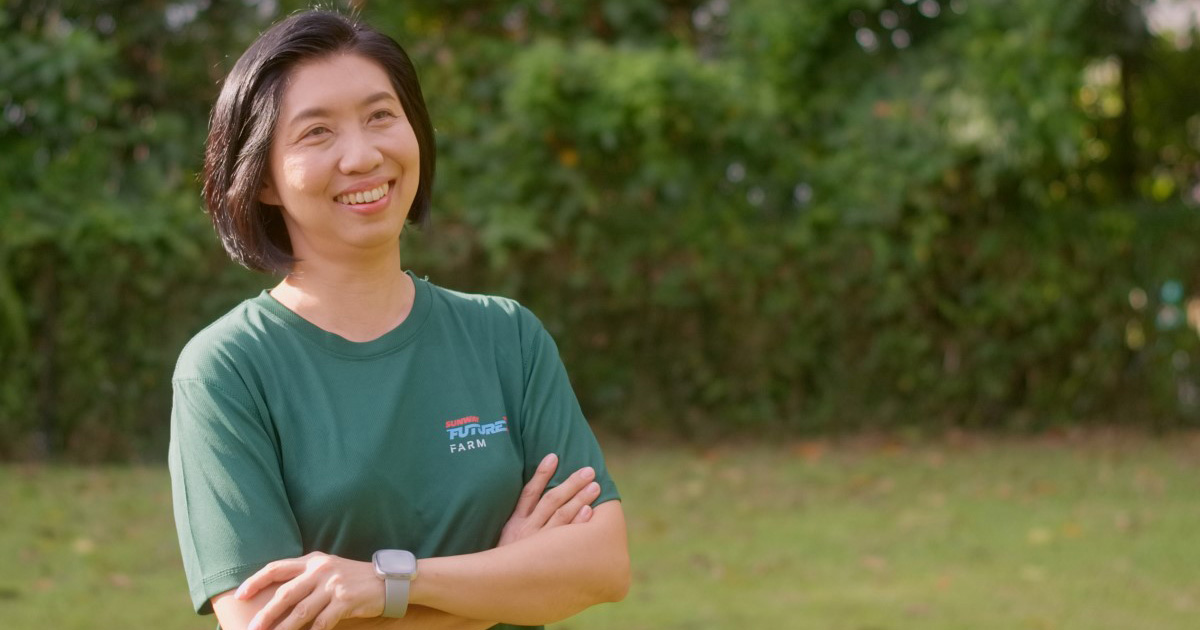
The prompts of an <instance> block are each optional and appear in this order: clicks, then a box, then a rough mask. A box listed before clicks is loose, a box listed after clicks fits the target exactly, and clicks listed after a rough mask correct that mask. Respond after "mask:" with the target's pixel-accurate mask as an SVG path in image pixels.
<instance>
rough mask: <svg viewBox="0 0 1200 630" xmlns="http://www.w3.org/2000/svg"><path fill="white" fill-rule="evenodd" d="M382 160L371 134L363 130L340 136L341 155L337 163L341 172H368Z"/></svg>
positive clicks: (381, 154)
mask: <svg viewBox="0 0 1200 630" xmlns="http://www.w3.org/2000/svg"><path fill="white" fill-rule="evenodd" d="M382 162H383V153H381V152H380V151H379V147H377V146H375V142H374V141H373V139H372V137H371V135H370V134H369V133H366V132H364V131H357V132H353V133H349V134H346V135H344V136H343V137H342V156H341V160H340V161H339V163H338V166H339V168H340V169H341V171H342V172H343V173H369V172H371V171H373V170H375V168H376V167H378V166H379V165H380V163H382Z"/></svg>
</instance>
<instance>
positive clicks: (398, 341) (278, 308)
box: [251, 271, 432, 359]
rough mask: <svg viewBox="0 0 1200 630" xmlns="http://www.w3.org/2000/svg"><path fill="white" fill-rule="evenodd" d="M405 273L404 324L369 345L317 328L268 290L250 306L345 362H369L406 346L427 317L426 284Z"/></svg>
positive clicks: (427, 288)
mask: <svg viewBox="0 0 1200 630" xmlns="http://www.w3.org/2000/svg"><path fill="white" fill-rule="evenodd" d="M405 273H406V274H407V275H408V277H409V278H411V279H412V283H413V304H412V309H411V310H410V311H409V313H408V317H405V318H404V321H402V322H400V323H399V324H397V325H396V327H395V328H393V329H391V330H389V331H387V332H385V333H383V334H382V335H380V336H379V337H376V338H375V339H372V340H370V341H351V340H349V339H346V338H345V337H343V336H341V335H339V334H337V333H332V332H329V331H327V330H325V329H324V328H321V327H320V326H317V325H316V324H314V323H312V322H310V321H308V320H307V319H304V318H303V317H301V316H300V315H299V314H298V313H296V312H295V311H293V310H292V309H290V308H288V307H286V306H284V305H283V303H282V302H280V301H279V300H277V299H275V297H274V296H272V295H271V293H270V290H268V289H263V291H262V293H260V294H258V296H257V297H254V298H252V299H251V303H253V304H254V305H256V306H258V307H260V308H262V309H263V310H265V311H266V312H267V313H268V314H270V315H272V316H273V317H274V319H276V320H278V321H279V322H280V323H281V324H283V325H284V326H286V327H287V328H288V329H290V330H292V331H294V332H296V333H297V334H299V335H300V336H301V337H303V338H305V339H306V340H308V341H310V342H312V343H314V344H316V345H317V346H318V347H320V348H321V349H323V350H325V351H327V352H331V353H333V354H336V355H340V356H344V357H349V358H357V359H364V358H370V357H375V356H379V355H381V354H387V353H389V352H393V351H395V350H398V349H400V348H402V347H404V346H405V345H408V343H410V342H411V341H412V340H413V339H414V338H415V337H416V336H417V333H418V332H420V329H421V327H422V325H424V323H425V320H426V319H427V318H428V317H429V311H430V308H431V303H432V299H431V297H430V288H429V282H428V281H426V280H423V279H421V278H418V277H416V276H415V275H413V273H412V272H411V271H405Z"/></svg>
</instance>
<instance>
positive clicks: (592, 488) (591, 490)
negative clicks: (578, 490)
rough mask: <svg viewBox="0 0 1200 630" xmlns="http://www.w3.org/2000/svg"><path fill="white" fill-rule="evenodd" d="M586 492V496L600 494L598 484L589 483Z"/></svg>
mask: <svg viewBox="0 0 1200 630" xmlns="http://www.w3.org/2000/svg"><path fill="white" fill-rule="evenodd" d="M587 491H588V494H600V484H598V483H596V482H595V481H593V482H592V483H589V484H588V487H587Z"/></svg>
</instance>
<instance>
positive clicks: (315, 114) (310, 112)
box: [288, 91, 399, 125]
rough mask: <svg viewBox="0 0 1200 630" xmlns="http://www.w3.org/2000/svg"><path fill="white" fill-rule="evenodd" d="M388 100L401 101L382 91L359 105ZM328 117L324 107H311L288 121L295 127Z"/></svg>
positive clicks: (327, 111) (390, 93) (364, 105)
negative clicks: (297, 124)
mask: <svg viewBox="0 0 1200 630" xmlns="http://www.w3.org/2000/svg"><path fill="white" fill-rule="evenodd" d="M387 100H391V101H399V99H397V98H396V95H395V94H393V93H392V92H387V91H381V92H376V93H374V94H372V95H370V96H368V97H366V98H364V99H363V100H362V102H361V103H360V104H359V106H360V107H366V106H368V105H373V104H375V103H378V102H379V101H387ZM328 115H329V110H328V109H326V108H324V107H321V106H317V107H309V108H308V109H302V110H300V111H299V112H297V113H296V115H295V116H292V119H291V120H289V121H288V124H289V125H295V124H296V123H298V122H300V121H302V120H304V119H306V118H322V117H325V116H328Z"/></svg>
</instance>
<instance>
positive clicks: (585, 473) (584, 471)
mask: <svg viewBox="0 0 1200 630" xmlns="http://www.w3.org/2000/svg"><path fill="white" fill-rule="evenodd" d="M579 476H580V477H581V478H583V479H591V478H592V477H595V476H596V470H595V469H594V468H592V467H591V466H585V467H583V468H580V469H579Z"/></svg>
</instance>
